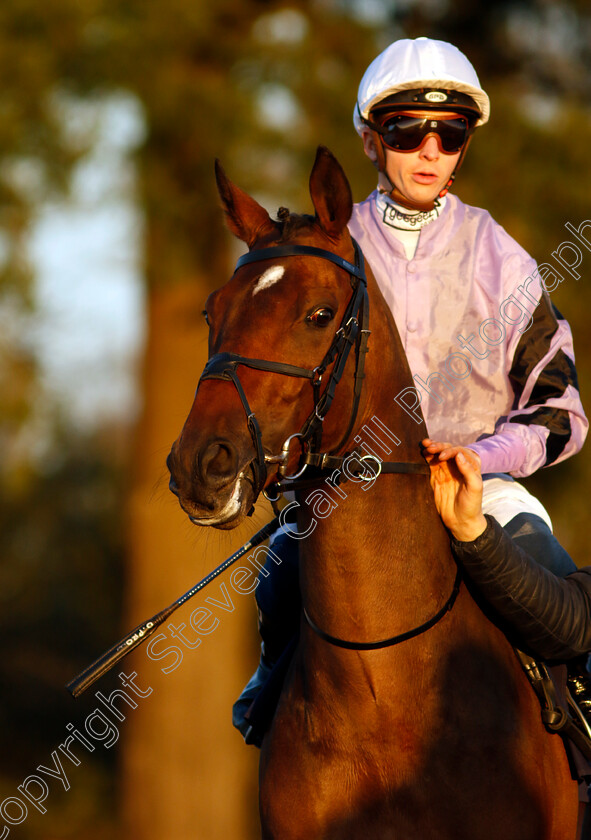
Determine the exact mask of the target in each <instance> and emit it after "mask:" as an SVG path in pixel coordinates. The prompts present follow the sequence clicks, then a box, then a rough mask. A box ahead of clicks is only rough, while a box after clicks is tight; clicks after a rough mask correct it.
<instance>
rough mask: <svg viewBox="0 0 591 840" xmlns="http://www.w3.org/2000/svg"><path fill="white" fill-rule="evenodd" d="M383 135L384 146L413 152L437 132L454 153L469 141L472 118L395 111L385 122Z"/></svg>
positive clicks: (383, 123) (445, 145)
mask: <svg viewBox="0 0 591 840" xmlns="http://www.w3.org/2000/svg"><path fill="white" fill-rule="evenodd" d="M380 134H381V135H382V139H383V141H384V145H386V146H387V147H388V148H389V149H393V150H394V151H398V152H412V151H414V150H415V149H418V148H419V147H420V146H421V144H422V142H423V140H424V139H425V137H426V136H427V135H428V134H437V136H438V137H439V139H440V142H441V148H442V149H443V151H444V152H447V153H448V154H453V153H455V152H459V151H460V149H461V148H462V146H463V145H464V143H465V142H466V137H467V136H468V121H467V120H466V119H464V118H463V117H456V118H454V119H451V120H438V119H433V118H432V117H411V116H406V115H404V114H393V115H392V116H390V117H387V118H386V119H385V120H384V121H383V122H382V125H381V130H380Z"/></svg>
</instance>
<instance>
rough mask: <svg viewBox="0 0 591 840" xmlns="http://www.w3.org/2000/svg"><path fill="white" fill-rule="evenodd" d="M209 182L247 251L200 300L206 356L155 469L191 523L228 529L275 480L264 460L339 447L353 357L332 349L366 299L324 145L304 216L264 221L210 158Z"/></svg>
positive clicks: (349, 340) (348, 205) (293, 460)
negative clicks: (161, 468) (161, 469)
mask: <svg viewBox="0 0 591 840" xmlns="http://www.w3.org/2000/svg"><path fill="white" fill-rule="evenodd" d="M216 178H217V184H218V190H219V194H220V197H221V200H222V204H223V207H224V210H225V213H226V218H227V225H228V227H229V229H230V230H231V231H232V233H234V234H235V235H236V236H237V237H239V238H240V239H241V240H243V241H244V242H246V244H247V245H248V247H249V252H248V254H246V255H244V257H242V258H241V259H240V260H239V261H238V265H237V268H236V270H235V272H234V274H233V276H232V277H231V279H230V280H229V281H228V282H227V283H226V284H225V285H224V286H223V287H222V288H220V289H219V290H217V291H215V292H213V294H211V295H210V296H209V298H208V300H207V302H206V308H205V313H204V314H205V317H206V320H207V322H208V324H209V354H210V359H209V362H208V363H207V365H206V368H205V370H204V372H203V374H202V377H201V379H200V382H199V387H198V389H197V393H196V395H195V400H194V402H193V405H192V408H191V411H190V413H189V416H188V418H187V420H186V422H185V425H184V427H183V429H182V431H181V434H180V436H179V438H178V439H177V440H176V441H175V443H174V444H173V447H172V450H171V453H170V455H169V457H168V461H167V463H168V467H169V469H170V474H171V479H170V487H171V490H172V491H173V492H174V493H175V494H176V495H177V496H178V498H179V501H180V504H181V506H182V507H183V509H184V510H185V511H186V512H187V514H188V515H189V517H190V518H191V520H192V521H193V522H195V523H196V524H199V525H213V526H215V527H217V528H232V527H235V526H236V525H237V524H239V522H240V521H241V520H242V519H243V517H244V516H245V515H246V514H247V513H248V512H249V511H250V510H251V508H252V505H253V503H254V501H255V500H256V497H257V496H258V494H259V492H260V491H261V490H262V489H264V488H265V487H267V486H268V485H269V484H271V483H272V482H273V481H274V480H275V478H276V466H275V467H273V468H271V465H272V464H275V465H276V464H277V463H281V466H282V468H283V472H284V473H285V472H286V471H289V472H292V471H293V470H296V469H297V464H298V461H299V458H300V456H301V451H302V447H303V446H304V445H309V441H310V439H311V438H314V440H315V442H316V443H318V441H319V439H320V437H321V439H322V447H323V449H326V450H329V451H333V452H335V451H337V450H340V449H342V446H344V444H345V443H346V440H344V439H343V430H344V428H347V418H352V415H353V408H352V406H353V404H354V403H355V396H354V390H355V387H356V386H355V375H354V374H355V366H356V361H355V358H356V355H357V357H358V352H357V354H356V351H355V350H353V352H352V353H350V354H349V358H347V353H341V352H340V350H339V349H338V347H337V344H338V343H339V342H340V343H341V345H343V346H345V349H347V348H346V345H347V344H349V345H351V346H353V345H355V344H357V345H358V344H359V341H360V330H361V324H359V310H360V309H362V308H363V305H364V300H365V299H366V292H365V277H364V274H363V269H362V265H363V258H362V256H361V255H360V252H359V253H357V252H356V248H355V245H354V243H353V241H352V239H351V236H350V235H349V232H348V230H347V222H348V221H349V218H350V216H351V212H352V196H351V189H350V186H349V183H348V181H347V178H346V176H345V174H344V172H343V170H342V168H341V166H340V165H339V163H338V162H337V161H336V159H335V158H334V157H333V156H332V154H331V153H330V152H329V151H328V149H325V148H322V147H321V148H319V149H318V152H317V156H316V160H315V163H314V166H313V169H312V173H311V176H310V195H311V198H312V203H313V206H314V210H315V215H314V216H311V215H296V214H291V213H289V211H287V210H286V209H285V208H280V210H279V213H278V220H273V219H271V217H270V216H269V214H268V213H267V211H266V210H265V209H264V208H263V207H261V205H260V204H258V203H257V202H256V201H255V200H254V199H253V198H252V197H250V196H249V195H247V194H246V193H245V192H243V191H242V190H241V189H239V188H238V187H237V186H235V185H234V184H233V183H232V182H231V181H230V180H229V179H228V178H227V176H226V175H225V173H224V171H223V169H222V168H221V166H220V165H219V163H216ZM298 249H299V250H298ZM351 323H354V325H355V327H356V329H355V336H353V337H352V336H351V335H349V334H348V331H349V329H350V324H351ZM366 338H367V336H366ZM365 340H366V339H365ZM339 346H340V345H339ZM335 348H336V349H335ZM349 349H350V348H349ZM357 350H358V348H357ZM339 365H340V366H341V367H342V368H343V370H339V371H336V367H337V366H339ZM343 373H344V374H345V375H343V376H342V379H341V375H342V374H343ZM337 374H338V378H337V381H339V380H340V384H339V385H338V388H337V387H336V382H334V381H332V380H331V376H332V377H333V380H334V378H335V375H337ZM331 381H332V384H331ZM359 384H360V382H359V383H358V385H359ZM329 391H330V393H329ZM358 401H359V399H358ZM319 406H322V408H321V409H320V411H319ZM327 406H330V411H328V407H327ZM356 409H357V405H356V406H355V413H356ZM324 414H326V419H325V420H324ZM315 418H316V419H315ZM349 425H350V426H351V422H350V424H349ZM304 429H305V430H306V431H305V433H304V434H303V433H302V430H304ZM349 431H351V429H350V428H349ZM286 442H287V443H286ZM284 445H285V447H284ZM281 453H283V454H281Z"/></svg>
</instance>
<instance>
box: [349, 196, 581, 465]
mask: <svg viewBox="0 0 591 840" xmlns="http://www.w3.org/2000/svg"><path fill="white" fill-rule="evenodd" d="M376 197H377V192H374V193H372V194H371V195H370V196H369V197H368V198H367V199H366V200H365V201H363V202H361V203H360V204H357V205H355V208H354V211H353V216H352V219H351V221H350V223H349V229H350V231H351V234H352V235H353V236H354V237H355V239H356V240H357V241H358V242H359V244H360V245H361V248H362V249H363V252H364V254H365V256H366V258H367V261H368V262H369V264H370V266H371V268H372V270H373V272H374V275H375V277H376V279H377V281H378V284H379V286H380V288H381V290H382V293H383V294H384V297H385V299H386V301H387V303H388V305H389V307H390V309H391V310H392V313H393V315H394V318H395V321H396V324H397V327H398V330H399V332H400V337H401V339H402V343H403V345H404V348H405V350H406V354H407V357H408V362H409V365H410V368H411V371H412V373H413V375H414V381H415V387H416V394H414V392H413V394H412V399H409V395H407V396H406V398H405V400H404V401H399V404H400V405H401V406H402V407H403V408H404V406H405V405H406V408H405V410H406V411H407V412H408V413H413V414H414V411H413V408H414V407H416V406H418V404H419V401H420V405H421V409H422V411H423V414H424V416H425V420H426V422H427V428H428V430H429V435H430V437H432V438H433V439H434V440H448V441H451V442H452V443H459V444H463V445H470V447H471V448H472V449H474V450H475V451H477V452H478V454H479V455H480V456H481V458H482V472H483V473H490V472H509V473H511V474H512V475H514V476H516V477H520V476H526V475H530V474H531V473H533V472H535V471H536V470H537V469H539V468H540V467H542V466H546V465H549V464H551V463H557V462H559V461H562V460H564V459H565V458H568V457H569V456H570V455H573V454H574V453H575V452H577V451H578V450H579V449H580V448H581V446H582V444H583V441H584V439H585V436H586V433H587V428H588V422H587V419H586V417H585V414H584V411H583V407H582V405H581V401H580V397H579V393H578V388H577V379H576V373H575V369H574V352H573V346H572V335H571V331H570V327H569V326H568V324H567V322H566V321H565V320H564V319H563V318H562V317H561V316H560V315H559V313H558V312H557V311H556V310H554V309H553V307H552V304H551V303H550V301H549V298H548V295H547V293H546V292H545V291H543V290H542V281H541V280H540V277H539V275H538V272H537V268H536V263H535V261H534V260H533V259H532V258H531V257H530V256H529V255H528V254H527V253H526V252H525V251H524V250H523V248H521V246H520V245H518V244H517V242H515V240H514V239H512V238H511V237H510V236H509V235H508V234H507V232H506V231H505V230H504V229H503V228H502V227H501V226H500V225H498V224H497V223H496V222H495V221H494V220H493V219H492V217H491V216H490V214H489V213H488V212H487V211H485V210H481V209H479V208H476V207H470V206H468V205H466V204H463V202H461V201H460V200H459V199H458V198H457V197H456V196H454V195H448V196H447V200H446V202H445V206H444V207H443V209H442V210H441V214H440V215H439V217H438V218H436V219H435V220H434V221H431V222H429V224H427V225H425V226H424V227H423V228H422V229H421V232H420V237H419V242H418V246H417V249H416V253H415V255H414V257H413V259H411V260H408V259H407V258H406V256H405V252H404V248H403V246H402V244H401V242H400V241H399V240H398V239H397V238H396V236H394V235H392V230H391V228H389V227H388V225H387V224H385V223H384V221H383V218H382V215H381V214H380V211H379V210H378V208H377V205H376ZM544 279H546V280H547V275H545V277H544ZM546 285H548V284H546ZM396 396H397V395H396V394H394V393H393V394H392V397H393V399H394V398H395V397H396Z"/></svg>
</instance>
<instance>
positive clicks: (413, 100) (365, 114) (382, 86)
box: [353, 38, 490, 135]
mask: <svg viewBox="0 0 591 840" xmlns="http://www.w3.org/2000/svg"><path fill="white" fill-rule="evenodd" d="M403 91H412V93H413V94H415V96H412V97H409V103H408V104H409V105H410V106H411V107H412V106H413V104H414V107H415V108H417V107H421V106H422V107H423V108H425V107H428V108H439V109H440V110H446V111H449V110H454V111H463V110H466V111H472V114H473V116H474V117H476V121H475V122H474V123H473V127H476V126H479V125H484V124H485V123H486V122H487V121H488V117H489V114H490V102H489V99H488V96H487V95H486V93H485V92H484V91H483V89H482V88H481V86H480V82H479V80H478V76H477V75H476V71H475V70H474V68H473V67H472V65H471V64H470V62H469V61H468V59H467V58H466V56H465V55H464V54H463V53H462V52H460V50H459V49H458V48H457V47H454V46H453V45H452V44H448V43H447V42H446V41H434V40H432V39H431V38H416V39H415V40H411V39H408V38H407V39H403V40H401V41H394V43H393V44H390V46H389V47H387V49H385V50H384V52H382V53H380V55H378V57H377V58H376V59H374V60H373V61H372V63H371V64H370V65H369V67H368V68H367V70H366V71H365V74H364V76H363V78H362V79H361V84H360V85H359V92H358V95H357V103H356V105H355V110H354V112H353V122H354V124H355V128H356V130H357V133H358V134H359V135H361V132H362V129H363V127H364V122H363V120H364V119H368V118H369V114H370V111H371V110H372V108H375V107H376V106H377V105H378V104H379V103H380V102H382V101H383V100H384V99H389V100H390V97H394V96H395V95H396V94H401V93H402V92H403ZM452 91H455V92H457V94H458V96H457V97H455V98H454V96H453V94H451V93H450V92H452ZM417 95H418V98H417ZM404 99H405V98H404V97H400V96H397V97H396V99H395V100H394V102H396V100H398V101H399V103H400V105H402V104H407V103H406V102H403V100H404ZM394 102H393V103H392V104H394ZM396 104H398V102H396ZM462 106H463V107H462ZM474 106H475V107H474Z"/></svg>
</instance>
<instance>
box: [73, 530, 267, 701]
mask: <svg viewBox="0 0 591 840" xmlns="http://www.w3.org/2000/svg"><path fill="white" fill-rule="evenodd" d="M279 524H280V523H279V517H278V516H276V517H275V518H274V519H272V520H271V522H269V523H267V525H265V526H264V527H263V528H261V530H260V531H257V533H256V534H255V535H254V536H253V537H251V538H250V540H249V541H248V542H246V543H244V545H243V546H242V547H241V548H239V549H238V551H236V552H235V553H234V554H232V556H231V557H228V559H227V560H224V562H223V563H221V564H220V565H219V566H218V567H217V568H215V569H214V570H213V571H212V572H210V573H209V574H208V575H207V576H206V577H204V578H203V580H200V581H199V583H197V584H195V586H193V587H191V589H189V590H188V591H187V592H185V594H184V595H181V596H180V598H177V600H176V601H173V602H172V604H170V606H168V607H166V608H165V609H163V610H161V611H160V612H159V613H156V615H153V616H152V618H150V619H149V620H148V621H143V622H142V623H141V624H138V626H137V627H135V628H134V629H133V630H131V631H130V632H129V633H128V634H127V635H126V636H124V637H123V638H122V639H121V640H120V641H119V642H117V643H116V644H114V645H113V647H111V648H109V650H108V651H106V652H105V653H103V655H102V656H100V657H99V658H98V659H97V660H95V661H94V662H93V663H92V665H89V666H88V668H86V669H85V670H84V671H82V673H81V674H78V676H77V677H75V678H74V679H73V680H71V681H70V682H69V683H68V684H67V685H66V688H67V689H68V691H69V692H70V694H71V695H72V697H78V696H79V695H80V694H82V693H83V692H84V691H86V689H87V688H88V687H89V686H91V685H92V684H93V683H95V682H96V681H97V680H98V679H99V678H100V677H102V676H103V674H106V673H107V671H110V670H111V668H112V667H113V666H114V665H116V664H117V662H119V661H120V660H121V659H123V657H124V656H127V654H128V653H130V652H131V651H132V650H135V648H136V647H138V646H139V645H141V644H142V642H145V641H146V639H147V638H148V637H149V636H151V635H152V633H153V632H154V631H155V630H156V628H158V627H160V625H161V624H162V623H163V622H165V621H166V619H167V618H168V617H169V616H170V615H172V613H173V612H174V611H175V610H177V609H178V608H179V607H182V605H183V604H184V603H186V602H187V601H188V600H189V599H190V598H192V597H193V596H194V595H196V594H197V593H198V592H200V591H201V590H202V589H203V588H204V587H206V586H207V584H208V583H211V581H212V580H214V579H215V578H216V577H218V575H221V574H222V572H225V571H226V569H229V568H230V566H232V565H233V564H234V563H235V562H236V561H237V560H239V559H240V558H241V557H243V556H244V555H245V554H246V552H247V551H250V549H251V548H254V547H255V546H257V545H260V544H261V543H262V542H264V541H265V540H266V539H267V537H269V536H270V535H271V534H272V533H273V532H274V531H275V530H277V528H278V526H279Z"/></svg>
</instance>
